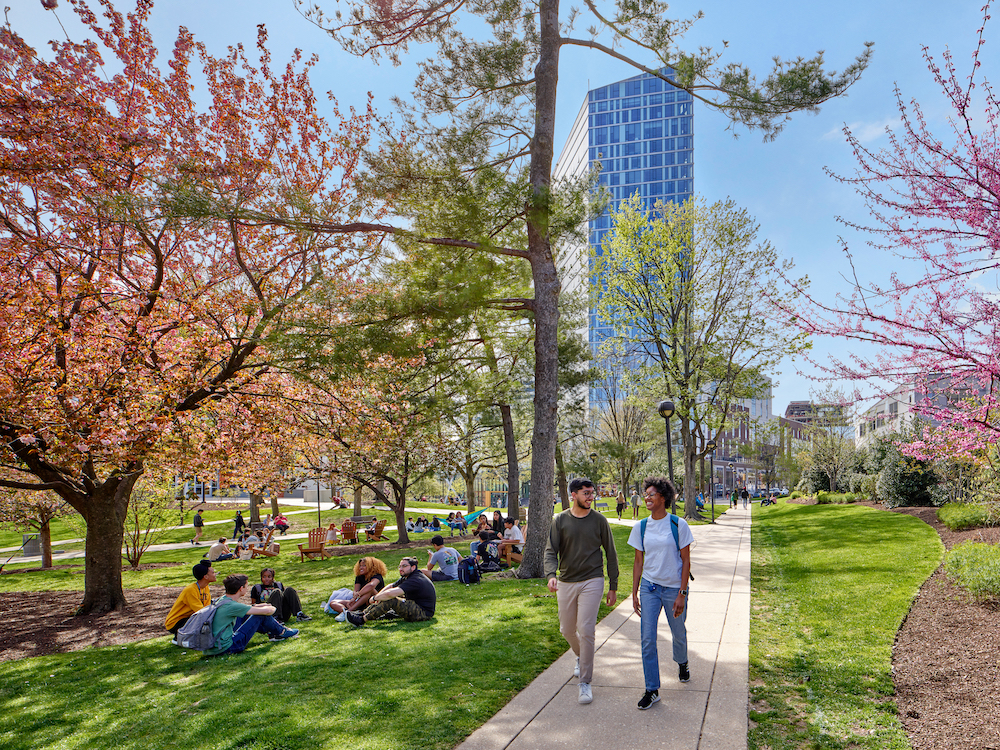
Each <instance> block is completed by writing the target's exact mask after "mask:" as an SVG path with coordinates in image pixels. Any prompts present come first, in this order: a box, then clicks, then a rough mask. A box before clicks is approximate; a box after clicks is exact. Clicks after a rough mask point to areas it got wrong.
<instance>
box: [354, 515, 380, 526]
mask: <svg viewBox="0 0 1000 750" xmlns="http://www.w3.org/2000/svg"><path fill="white" fill-rule="evenodd" d="M347 520H348V521H353V522H354V525H355V526H367V525H368V524H370V523H375V521H376V520H377V517H376V516H351V517H350V518H348V519H347Z"/></svg>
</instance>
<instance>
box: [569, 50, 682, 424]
mask: <svg viewBox="0 0 1000 750" xmlns="http://www.w3.org/2000/svg"><path fill="white" fill-rule="evenodd" d="M662 72H663V73H665V74H666V75H667V77H668V78H672V77H673V74H672V72H671V71H669V70H664V71H662ZM693 105H694V102H693V100H692V97H691V95H690V94H688V93H687V92H685V91H679V90H677V89H674V88H673V87H672V86H671V85H670V84H669V83H666V82H665V81H663V80H661V79H659V78H656V77H654V76H651V75H649V74H645V73H644V74H642V75H639V76H635V77H634V78H628V79H626V80H624V81H618V82H617V83H612V84H609V85H607V86H601V87H600V88H596V89H593V90H591V91H590V92H588V94H587V106H586V117H587V130H588V132H587V140H588V143H587V146H588V152H587V155H588V165H589V166H593V165H594V164H595V162H600V165H601V176H600V181H601V184H602V185H604V186H606V187H607V188H608V190H609V191H610V192H611V197H612V199H613V203H614V204H615V205H617V204H619V203H621V201H624V200H627V199H628V198H630V197H631V196H633V195H635V194H636V193H637V192H638V194H639V195H640V196H641V197H642V199H643V203H644V205H645V206H646V207H647V208H649V209H651V208H653V206H654V205H655V204H656V202H657V201H663V202H664V203H666V202H668V201H674V202H676V203H683V202H684V201H685V200H687V199H688V198H690V197H691V196H692V195H693V193H694V113H693ZM581 116H583V113H581ZM610 228H611V216H610V210H609V211H606V212H605V213H604V215H602V216H600V217H598V218H597V219H594V220H593V221H591V222H590V233H589V240H590V247H591V248H593V251H594V252H595V253H596V254H598V255H600V253H601V242H602V241H603V239H604V235H605V234H606V233H607V232H608V230H609V229H610ZM591 283H592V284H600V283H602V280H601V279H597V278H593V276H591ZM587 327H588V338H589V340H590V345H591V347H592V348H595V349H596V347H597V346H598V344H599V343H600V342H601V341H602V340H603V339H604V338H605V337H606V336H607V335H608V334H609V333H610V330H611V329H610V326H609V325H608V324H607V323H606V322H605V321H602V320H600V319H599V318H598V316H597V314H596V313H595V312H594V311H593V310H591V311H590V315H589V320H588V326H587ZM590 398H591V406H594V407H597V408H600V406H601V403H600V400H601V395H600V393H599V392H597V391H596V390H592V391H591V394H590Z"/></svg>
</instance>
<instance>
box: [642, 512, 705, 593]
mask: <svg viewBox="0 0 1000 750" xmlns="http://www.w3.org/2000/svg"><path fill="white" fill-rule="evenodd" d="M667 515H668V516H670V531H671V532H672V533H673V535H674V547H676V548H677V560H678V565H679V567H681V568H683V566H684V561H683V560H681V559H680V558H681V535H680V532H679V531H678V528H679V525H678V523H677V516H675V515H674V514H673V513H668V514H667ZM648 520H649V518H643V519H642V521H640V522H639V538H640V539H641V540H642V547H643V549H645V548H646V521H648ZM688 575H689V576H690V577H691V580H692V581H693V580H694V573H692V572H691V571H690V570H689V571H688Z"/></svg>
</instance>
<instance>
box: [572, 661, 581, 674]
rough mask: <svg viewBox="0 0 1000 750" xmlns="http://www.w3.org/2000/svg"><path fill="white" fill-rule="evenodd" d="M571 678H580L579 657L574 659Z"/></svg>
mask: <svg viewBox="0 0 1000 750" xmlns="http://www.w3.org/2000/svg"><path fill="white" fill-rule="evenodd" d="M573 676H574V677H579V676H580V657H579V656H578V657H576V666H575V667H573Z"/></svg>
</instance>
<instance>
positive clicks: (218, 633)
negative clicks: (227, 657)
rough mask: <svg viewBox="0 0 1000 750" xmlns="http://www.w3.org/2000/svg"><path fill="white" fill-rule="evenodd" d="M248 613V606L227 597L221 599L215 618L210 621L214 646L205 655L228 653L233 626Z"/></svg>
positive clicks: (231, 643) (231, 640)
mask: <svg viewBox="0 0 1000 750" xmlns="http://www.w3.org/2000/svg"><path fill="white" fill-rule="evenodd" d="M249 611H250V605H249V604H243V603H242V602H238V601H236V600H234V599H230V598H229V597H228V596H224V597H222V601H221V602H220V603H219V608H218V609H217V610H216V611H215V618H214V619H213V620H212V635H213V636H215V645H214V646H213V647H212V648H210V649H208V650H207V651H206V652H205V653H206V654H207V655H209V656H214V655H215V654H221V653H222V652H223V651H228V650H229V647H230V646H232V645H233V625H234V624H235V623H236V620H237V619H239V618H240V617H243V615H245V614H246V613H247V612H249Z"/></svg>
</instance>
